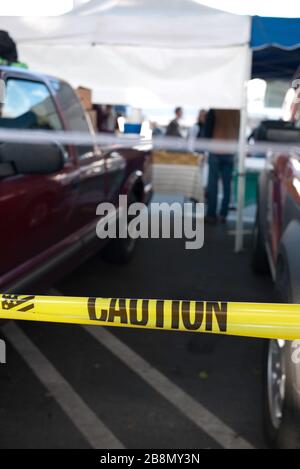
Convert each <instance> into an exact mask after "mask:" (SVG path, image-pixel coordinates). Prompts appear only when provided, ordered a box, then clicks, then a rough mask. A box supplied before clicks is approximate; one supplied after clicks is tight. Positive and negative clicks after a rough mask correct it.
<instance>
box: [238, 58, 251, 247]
mask: <svg viewBox="0 0 300 469" xmlns="http://www.w3.org/2000/svg"><path fill="white" fill-rule="evenodd" d="M251 67H252V51H251V50H250V49H249V51H248V58H247V61H246V66H245V80H244V89H243V105H242V108H241V116H240V129H239V142H238V181H237V182H238V191H237V216H236V234H235V252H236V253H238V252H241V251H242V250H243V209H244V202H245V186H246V173H245V159H246V146H247V144H246V132H247V122H248V108H247V89H248V87H247V84H248V81H249V80H250V79H251Z"/></svg>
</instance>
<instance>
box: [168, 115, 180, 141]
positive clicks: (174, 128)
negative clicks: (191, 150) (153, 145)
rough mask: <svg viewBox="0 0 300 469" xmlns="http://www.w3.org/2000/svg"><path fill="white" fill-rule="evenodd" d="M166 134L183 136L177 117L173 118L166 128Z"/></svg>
mask: <svg viewBox="0 0 300 469" xmlns="http://www.w3.org/2000/svg"><path fill="white" fill-rule="evenodd" d="M166 136H167V137H182V135H181V132H180V125H179V123H178V120H177V119H173V120H172V121H171V122H170V123H169V125H168V127H167V130H166Z"/></svg>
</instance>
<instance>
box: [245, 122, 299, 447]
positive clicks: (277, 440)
mask: <svg viewBox="0 0 300 469" xmlns="http://www.w3.org/2000/svg"><path fill="white" fill-rule="evenodd" d="M263 125H264V126H265V140H267V141H272V142H274V141H275V142H280V143H281V144H282V143H283V142H285V143H287V142H288V143H293V144H294V146H295V147H294V149H292V150H291V151H287V152H286V153H276V152H273V154H270V155H269V157H268V158H267V160H266V168H265V170H264V171H263V173H262V174H261V177H260V182H259V189H258V210H257V217H256V226H255V236H254V251H253V267H254V269H255V271H256V272H258V273H267V272H271V275H272V277H273V280H274V282H275V285H276V290H277V294H278V299H279V301H280V302H283V303H299V304H300V153H299V150H297V148H298V149H299V143H300V130H299V128H297V126H296V125H294V124H293V123H285V122H275V123H272V122H269V123H268V125H266V123H265V124H263ZM264 424H265V432H266V436H267V439H268V441H269V443H270V444H271V445H272V446H276V447H283V448H300V341H295V342H288V341H284V340H270V341H265V350H264Z"/></svg>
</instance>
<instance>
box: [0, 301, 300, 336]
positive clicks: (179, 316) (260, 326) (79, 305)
mask: <svg viewBox="0 0 300 469" xmlns="http://www.w3.org/2000/svg"><path fill="white" fill-rule="evenodd" d="M1 318H2V319H21V320H29V321H46V322H60V323H71V324H90V325H97V326H118V327H132V328H144V329H158V330H162V329H164V330H174V331H192V332H207V333H215V334H223V335H235V336H245V337H261V338H267V339H285V340H297V339H300V305H293V304H292V305H291V304H268V303H232V302H226V301H178V300H136V299H123V298H93V297H92V298H75V297H60V296H28V295H27V296H26V295H0V319H1Z"/></svg>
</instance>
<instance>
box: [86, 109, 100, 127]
mask: <svg viewBox="0 0 300 469" xmlns="http://www.w3.org/2000/svg"><path fill="white" fill-rule="evenodd" d="M86 112H87V114H88V116H89V118H90V121H91V123H92V126H93V128H94V130H95V132H98V128H97V111H94V110H93V109H92V110H89V111H86Z"/></svg>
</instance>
